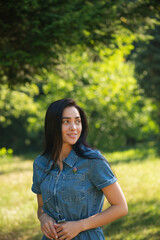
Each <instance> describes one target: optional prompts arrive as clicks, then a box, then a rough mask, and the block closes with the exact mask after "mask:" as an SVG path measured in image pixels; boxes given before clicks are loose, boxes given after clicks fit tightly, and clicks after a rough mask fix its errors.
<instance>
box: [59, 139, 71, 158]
mask: <svg viewBox="0 0 160 240" xmlns="http://www.w3.org/2000/svg"><path fill="white" fill-rule="evenodd" d="M71 150H72V146H71V145H68V144H67V145H66V144H65V143H64V144H63V146H62V151H61V154H60V157H59V161H60V162H62V161H63V160H64V159H65V158H66V157H67V156H68V155H69V153H70V151H71Z"/></svg>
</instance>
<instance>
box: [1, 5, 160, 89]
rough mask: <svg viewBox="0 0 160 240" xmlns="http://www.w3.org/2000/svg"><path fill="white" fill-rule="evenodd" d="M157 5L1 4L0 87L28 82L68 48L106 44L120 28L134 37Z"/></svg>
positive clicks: (154, 12) (155, 10)
mask: <svg viewBox="0 0 160 240" xmlns="http://www.w3.org/2000/svg"><path fill="white" fill-rule="evenodd" d="M159 5H160V4H158V3H157V1H156V0H147V1H143V0H138V1H124V0H123V1H122V0H115V1H112V0H109V1H101V0H100V1H96V0H92V1H90V0H88V1H84V0H77V1H70V0H65V1H55V0H46V1H44V0H39V1H37V0H22V1H16V0H13V1H2V0H1V1H0V82H1V83H8V84H9V85H14V84H17V83H21V84H23V83H25V82H27V81H32V77H33V76H34V74H35V73H39V72H40V71H41V69H42V68H50V67H53V65H54V64H56V63H57V61H58V55H59V54H60V53H63V51H65V49H66V48H67V47H71V46H76V45H77V44H80V45H86V46H87V47H90V48H93V46H94V44H96V43H104V44H109V43H111V42H112V41H113V39H114V36H115V35H116V34H120V30H121V31H122V29H123V28H127V29H129V30H131V31H135V32H137V31H138V29H139V26H140V27H142V26H143V25H144V24H146V22H147V21H148V19H149V18H152V17H154V15H155V14H156V13H157V12H158V11H159V10H160V6H159ZM148 22H149V21H148ZM141 29H142V28H141Z"/></svg>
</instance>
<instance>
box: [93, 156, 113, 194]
mask: <svg viewBox="0 0 160 240" xmlns="http://www.w3.org/2000/svg"><path fill="white" fill-rule="evenodd" d="M88 162H89V178H90V180H91V182H92V183H93V184H94V185H95V186H96V188H97V189H98V190H100V189H102V188H104V187H106V186H109V185H111V184H113V183H114V182H116V181H117V178H116V177H115V175H114V174H113V172H112V170H111V168H110V165H109V163H108V161H107V160H106V159H105V158H103V159H100V158H98V159H89V160H88Z"/></svg>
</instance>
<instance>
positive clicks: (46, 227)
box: [42, 224, 55, 239]
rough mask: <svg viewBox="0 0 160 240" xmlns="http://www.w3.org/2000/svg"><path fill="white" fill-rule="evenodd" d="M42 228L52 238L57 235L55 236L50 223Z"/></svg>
mask: <svg viewBox="0 0 160 240" xmlns="http://www.w3.org/2000/svg"><path fill="white" fill-rule="evenodd" d="M42 230H43V231H42V232H43V233H44V232H45V233H46V234H47V235H48V236H49V238H50V239H52V238H53V237H55V236H53V234H52V232H51V231H50V227H49V224H45V225H44V226H43V228H42Z"/></svg>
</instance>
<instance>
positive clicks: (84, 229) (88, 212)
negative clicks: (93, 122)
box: [32, 99, 128, 240]
mask: <svg viewBox="0 0 160 240" xmlns="http://www.w3.org/2000/svg"><path fill="white" fill-rule="evenodd" d="M86 137H87V120H86V116H85V113H84V111H83V110H82V109H81V108H80V107H79V106H78V105H77V104H76V103H75V101H73V100H72V99H61V100H58V101H55V102H53V103H51V105H50V106H49V108H48V110H47V112H46V117H45V148H44V152H43V153H42V154H41V155H40V156H38V157H37V158H36V159H35V161H34V165H33V185H32V191H33V192H34V193H36V194H37V200H38V218H39V220H40V223H41V230H42V232H43V234H44V236H43V238H42V239H43V240H47V239H60V240H64V239H65V240H70V239H75V240H104V239H105V238H104V235H103V231H102V229H101V228H100V227H101V226H103V225H105V224H108V223H110V222H113V221H115V220H116V219H118V218H120V217H122V216H124V215H126V214H127V212H128V208H127V203H126V200H125V197H124V194H123V192H122V190H121V188H120V186H119V184H118V182H117V179H116V177H115V176H114V174H113V172H112V170H111V168H110V166H109V164H108V162H107V160H106V159H105V158H104V157H103V156H102V155H101V153H100V152H99V151H98V150H93V149H92V148H90V147H89V146H88V144H87V142H86ZM95 137H96V136H95ZM104 196H105V197H106V199H107V200H108V202H109V203H110V207H109V208H108V209H106V210H104V211H103V212H102V206H103V201H104Z"/></svg>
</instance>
